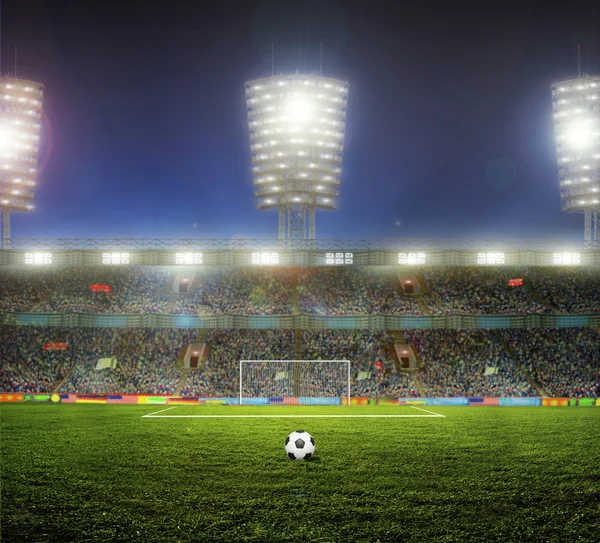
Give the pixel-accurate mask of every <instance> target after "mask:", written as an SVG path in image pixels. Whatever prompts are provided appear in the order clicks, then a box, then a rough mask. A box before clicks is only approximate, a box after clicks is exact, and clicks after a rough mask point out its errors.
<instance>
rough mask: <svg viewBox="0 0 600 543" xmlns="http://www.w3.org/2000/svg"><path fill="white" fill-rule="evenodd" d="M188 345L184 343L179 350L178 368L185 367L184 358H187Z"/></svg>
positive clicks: (176, 362)
mask: <svg viewBox="0 0 600 543" xmlns="http://www.w3.org/2000/svg"><path fill="white" fill-rule="evenodd" d="M188 347H189V345H184V346H183V347H181V350H180V351H179V356H178V357H177V360H176V361H175V367H176V368H183V359H184V358H185V353H186V352H187V350H188Z"/></svg>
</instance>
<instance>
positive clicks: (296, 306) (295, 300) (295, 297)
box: [290, 268, 301, 360]
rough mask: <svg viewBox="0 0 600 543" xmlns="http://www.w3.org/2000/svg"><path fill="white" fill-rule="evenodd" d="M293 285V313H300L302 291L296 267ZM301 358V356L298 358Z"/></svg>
mask: <svg viewBox="0 0 600 543" xmlns="http://www.w3.org/2000/svg"><path fill="white" fill-rule="evenodd" d="M293 281H294V283H293V285H292V299H291V300H290V301H291V303H292V315H300V292H298V288H299V285H298V269H297V268H296V270H295V272H294V274H293ZM298 360H301V358H298Z"/></svg>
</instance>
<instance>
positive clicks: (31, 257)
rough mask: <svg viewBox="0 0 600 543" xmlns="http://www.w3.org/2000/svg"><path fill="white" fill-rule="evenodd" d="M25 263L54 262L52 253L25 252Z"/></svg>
mask: <svg viewBox="0 0 600 543" xmlns="http://www.w3.org/2000/svg"><path fill="white" fill-rule="evenodd" d="M25 264H35V265H40V264H52V253H25Z"/></svg>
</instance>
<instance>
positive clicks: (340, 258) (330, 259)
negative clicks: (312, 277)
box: [325, 253, 354, 266]
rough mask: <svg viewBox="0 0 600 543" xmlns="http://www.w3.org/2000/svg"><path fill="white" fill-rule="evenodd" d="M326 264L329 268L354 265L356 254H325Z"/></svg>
mask: <svg viewBox="0 0 600 543" xmlns="http://www.w3.org/2000/svg"><path fill="white" fill-rule="evenodd" d="M325 264H326V265H327V266H339V265H352V264H354V253H325Z"/></svg>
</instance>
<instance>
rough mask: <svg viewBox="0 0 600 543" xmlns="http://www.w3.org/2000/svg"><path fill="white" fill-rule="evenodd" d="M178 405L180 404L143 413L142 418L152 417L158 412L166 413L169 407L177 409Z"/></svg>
mask: <svg viewBox="0 0 600 543" xmlns="http://www.w3.org/2000/svg"><path fill="white" fill-rule="evenodd" d="M176 407H178V406H177V405H174V406H173V407H167V408H166V409H161V410H160V411H155V412H154V413H148V414H147V415H143V416H142V418H144V417H151V416H152V415H156V414H157V413H164V412H165V411H168V410H169V409H175V408H176Z"/></svg>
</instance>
